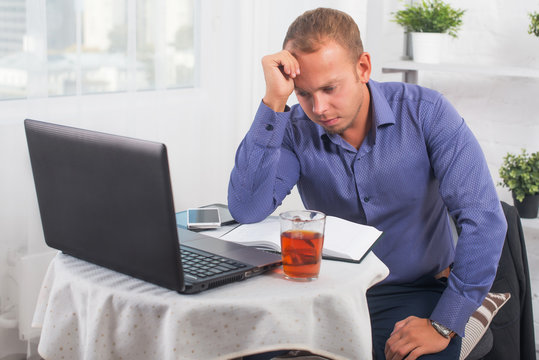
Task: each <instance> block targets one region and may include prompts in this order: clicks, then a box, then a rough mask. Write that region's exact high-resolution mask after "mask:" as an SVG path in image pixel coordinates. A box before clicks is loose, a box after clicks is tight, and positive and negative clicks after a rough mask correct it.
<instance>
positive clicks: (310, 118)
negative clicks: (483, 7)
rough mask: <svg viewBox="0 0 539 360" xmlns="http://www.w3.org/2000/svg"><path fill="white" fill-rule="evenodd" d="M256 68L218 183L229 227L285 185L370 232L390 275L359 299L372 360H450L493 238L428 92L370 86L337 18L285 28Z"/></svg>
mask: <svg viewBox="0 0 539 360" xmlns="http://www.w3.org/2000/svg"><path fill="white" fill-rule="evenodd" d="M262 67H263V70H264V76H265V80H266V94H265V95H264V98H263V99H262V103H261V104H260V107H259V110H258V112H257V114H256V117H255V119H254V122H253V124H252V126H251V129H250V130H249V132H248V133H247V135H246V136H245V139H244V140H243V142H242V143H241V144H240V146H239V148H238V151H237V154H236V164H235V167H234V169H233V171H232V174H231V177H230V185H229V195H228V203H229V207H230V211H231V212H232V215H233V216H234V217H235V218H236V219H237V220H238V221H240V222H243V223H250V222H256V221H260V220H262V219H263V218H265V217H266V216H268V215H269V214H271V213H272V212H273V211H274V210H275V208H276V207H277V206H279V205H280V204H281V202H282V200H283V199H284V197H285V196H286V195H287V194H289V192H290V190H291V189H292V188H293V187H294V185H297V186H298V190H299V193H300V195H301V198H302V201H303V203H304V205H305V207H306V208H308V209H315V210H320V211H322V212H325V213H326V214H329V215H333V216H338V217H341V218H344V219H348V220H351V221H355V222H358V223H362V224H369V225H372V226H375V227H377V228H378V229H380V230H382V231H384V233H385V235H384V237H383V238H382V239H381V240H380V241H379V242H378V243H377V244H376V246H375V247H374V249H373V251H374V253H375V254H376V255H377V256H378V257H379V258H380V259H381V260H382V261H383V262H384V263H385V264H386V265H387V266H388V267H389V269H390V275H389V276H388V278H387V279H385V280H384V282H383V283H382V284H380V285H378V286H375V287H374V288H372V289H371V290H369V292H368V294H367V299H368V301H369V310H370V313H371V325H372V334H373V346H374V351H375V354H376V358H377V359H383V358H387V359H402V358H405V357H406V358H407V359H415V358H417V357H419V356H422V355H424V354H433V355H432V357H433V358H436V359H457V358H458V355H459V352H460V338H461V337H462V336H463V335H464V327H465V324H466V322H467V321H468V318H469V317H470V315H471V314H472V313H473V312H474V311H475V309H476V308H477V307H478V306H479V305H480V304H481V302H482V300H483V298H484V296H485V295H486V293H487V292H488V290H489V289H490V286H491V284H492V281H493V279H494V276H495V273H496V268H497V264H498V259H499V256H500V252H501V249H502V245H503V241H504V237H505V231H506V224H505V219H504V216H503V212H502V209H501V206H500V202H499V200H498V197H497V194H496V191H495V188H494V185H493V182H492V179H491V177H490V174H489V170H488V168H487V165H486V162H485V159H484V156H483V154H482V152H481V149H480V147H479V145H478V143H477V141H476V139H475V138H474V136H473V135H472V133H471V132H470V130H469V129H468V127H467V126H466V124H465V123H464V120H463V119H462V118H461V117H460V116H459V114H458V113H457V112H456V110H455V109H454V108H453V107H452V106H451V105H450V104H449V103H448V101H447V100H446V99H445V98H444V97H443V96H441V95H440V94H439V93H437V92H435V91H433V90H429V89H425V88H422V87H419V86H415V85H410V84H404V83H378V82H375V81H372V80H370V79H369V78H370V72H371V59H370V55H369V54H368V53H367V52H364V51H363V47H362V43H361V39H360V35H359V30H358V27H357V25H356V24H355V22H354V21H353V19H352V18H351V17H350V16H348V15H347V14H345V13H342V12H340V11H336V10H332V9H316V10H312V11H308V12H306V13H304V14H303V15H301V16H300V17H298V18H297V19H296V20H295V21H294V22H293V23H292V25H290V28H289V29H288V33H287V35H286V38H285V40H284V45H283V50H282V51H280V52H278V53H276V54H273V55H268V56H265V57H264V58H263V59H262ZM292 91H295V93H296V96H297V99H298V101H299V105H294V106H292V108H289V107H288V106H287V105H286V103H287V100H288V98H289V96H290V95H291V93H292ZM449 215H450V216H452V217H453V218H454V219H455V220H456V223H457V227H458V228H459V229H460V236H459V239H458V242H457V245H456V248H455V246H454V242H453V239H452V235H451V230H450V219H449ZM449 268H451V271H449ZM446 278H447V279H446Z"/></svg>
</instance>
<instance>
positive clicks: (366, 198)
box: [363, 196, 371, 203]
mask: <svg viewBox="0 0 539 360" xmlns="http://www.w3.org/2000/svg"><path fill="white" fill-rule="evenodd" d="M370 200H371V198H370V197H368V196H365V197H364V198H363V201H365V202H366V203H368V202H369V201H370Z"/></svg>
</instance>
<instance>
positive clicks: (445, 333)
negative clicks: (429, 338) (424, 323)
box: [430, 321, 452, 338]
mask: <svg viewBox="0 0 539 360" xmlns="http://www.w3.org/2000/svg"><path fill="white" fill-rule="evenodd" d="M430 323H431V324H432V326H433V327H434V329H436V331H438V333H440V335H442V336H444V337H446V338H448V337H449V335H451V333H452V331H451V330H450V329H448V328H446V327H445V326H443V325H442V324H439V323H437V322H436V321H431V322H430Z"/></svg>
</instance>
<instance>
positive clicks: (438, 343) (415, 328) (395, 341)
mask: <svg viewBox="0 0 539 360" xmlns="http://www.w3.org/2000/svg"><path fill="white" fill-rule="evenodd" d="M450 340H451V339H447V338H445V337H444V336H442V335H441V334H439V333H438V332H437V331H436V330H435V329H434V328H433V327H432V325H431V324H430V320H429V319H423V318H418V317H415V316H409V317H407V318H406V319H404V320H401V321H399V322H397V323H396V324H395V327H394V328H393V332H392V333H391V335H390V337H389V339H388V340H387V342H386V347H385V355H386V360H400V359H406V360H415V359H417V358H418V357H419V356H421V355H425V354H434V353H437V352H440V351H442V350H444V349H445V348H446V347H447V345H449V341H450Z"/></svg>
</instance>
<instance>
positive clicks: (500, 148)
mask: <svg viewBox="0 0 539 360" xmlns="http://www.w3.org/2000/svg"><path fill="white" fill-rule="evenodd" d="M450 3H451V4H453V5H455V6H458V7H462V8H466V9H468V11H467V13H466V16H465V18H464V26H463V29H462V31H461V35H460V37H459V39H458V40H456V41H453V42H451V44H449V45H448V46H447V55H446V56H447V57H446V58H447V60H448V61H452V62H464V63H474V64H506V65H514V66H533V67H539V39H537V38H535V37H532V36H531V35H528V34H527V31H526V29H527V24H528V20H527V15H526V13H527V12H529V11H532V10H534V9H537V10H539V5H538V4H537V2H536V1H535V0H519V1H516V2H509V1H501V0H497V1H492V0H476V1H473V2H470V1H465V0H450ZM200 6H201V27H200V30H201V33H200V39H201V49H200V55H201V56H200V64H199V65H200V74H199V75H200V86H199V87H198V88H197V89H183V90H173V91H172V90H169V91H161V92H141V93H129V94H111V95H91V96H84V97H80V98H61V97H60V98H50V99H32V100H20V101H4V102H0V169H1V170H0V171H1V176H0V308H1V305H2V301H4V303H5V298H6V297H7V296H8V295H9V293H8V292H7V283H8V279H7V261H6V259H7V256H8V253H9V252H13V251H16V250H18V249H22V251H23V252H39V251H43V249H45V246H44V243H43V238H42V234H41V229H40V222H39V217H38V212H37V207H36V200H35V193H34V190H33V183H32V178H31V172H30V168H29V163H28V155H27V150H26V143H25V139H24V131H23V127H22V120H23V119H24V118H26V117H31V118H35V119H39V120H44V121H52V122H57V123H62V124H67V125H74V126H79V127H84V128H89V129H95V130H100V131H106V132H112V133H116V134H123V135H128V136H133V137H139V138H144V139H149V140H156V141H161V142H164V143H166V144H167V146H168V148H169V156H170V166H171V173H172V174H171V175H172V181H173V187H174V195H175V203H176V207H177V209H178V210H181V209H185V208H187V207H190V206H198V205H203V204H207V203H210V202H226V190H227V185H228V175H229V172H230V169H231V168H232V166H233V159H234V152H235V149H236V147H237V145H238V143H239V142H240V140H241V138H242V136H243V134H244V133H245V132H246V130H247V129H248V127H249V125H250V122H251V119H252V117H253V114H254V111H255V110H256V108H257V107H258V103H259V101H260V99H261V98H262V96H263V93H264V80H263V76H262V72H261V66H260V58H261V57H262V56H263V55H265V54H266V53H269V52H275V51H278V50H279V49H280V47H281V42H282V39H283V37H284V34H285V32H286V28H287V26H288V25H289V23H290V22H291V21H292V20H293V19H294V18H295V17H296V16H297V15H299V14H300V13H302V12H303V11H304V10H306V9H310V8H314V7H317V6H330V7H337V8H340V9H342V10H345V11H347V12H349V13H350V14H351V15H353V16H354V17H355V18H356V21H357V22H358V24H359V26H360V30H361V32H362V34H363V38H364V42H365V47H366V50H367V51H369V52H371V54H372V58H373V62H374V66H375V69H374V70H375V71H374V72H373V78H374V79H376V80H384V81H385V80H400V77H399V76H398V75H387V74H381V72H380V68H381V66H382V64H383V63H384V62H388V61H393V60H396V59H398V58H399V57H400V56H401V55H402V53H403V43H404V35H403V31H402V29H401V28H400V27H399V26H398V25H396V24H394V23H392V22H390V17H391V12H392V11H395V10H396V9H398V8H400V6H402V4H401V2H399V1H396V0H371V1H369V2H367V1H366V0H340V1H330V0H327V1H322V0H316V1H315V0H301V1H300V0H295V1H289V0H265V1H263V0H258V1H252V0H227V1H220V0H201V1H200ZM367 12H368V15H369V16H368V17H367V16H366V14H367ZM420 83H421V84H424V85H427V86H430V87H433V88H435V89H437V90H439V91H441V92H443V93H444V94H445V95H446V96H447V97H448V98H449V100H450V101H451V102H452V103H453V104H454V105H455V106H456V108H457V109H458V110H459V111H460V112H461V114H462V115H463V116H464V118H465V119H466V121H467V122H468V124H469V126H470V127H471V128H472V130H473V131H474V133H475V134H476V136H477V137H478V139H479V141H480V143H481V145H482V147H483V150H484V151H485V154H486V157H487V160H488V162H489V165H490V168H491V171H492V173H493V176H494V177H495V178H497V168H498V167H499V165H500V163H501V157H502V156H503V154H504V153H505V152H506V151H517V150H519V149H520V147H523V146H524V147H527V148H528V149H529V150H530V151H537V150H539V140H538V139H539V116H538V115H536V111H535V109H536V106H537V105H536V99H537V94H539V91H538V90H539V81H537V80H525V79H513V78H503V77H486V76H479V75H474V76H471V75H467V76H461V75H455V74H451V75H448V74H443V73H440V74H433V73H431V74H420ZM500 194H501V196H502V198H503V199H506V200H508V202H511V201H510V200H509V199H510V198H509V197H508V195H507V192H506V191H505V190H500ZM299 206H301V204H300V202H299V200H298V197H297V194H295V195H294V196H293V197H292V198H290V199H287V200H286V201H285V204H284V207H288V208H292V207H299ZM11 337H12V334H8V335H6V333H5V332H2V330H0V357H2V356H3V355H5V354H4V353H3V351H4V352H5V351H8V350H9V348H10V347H9V346H8V345H9V344H8V342H9V340H7V339H8V338H11Z"/></svg>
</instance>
